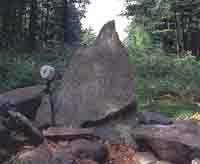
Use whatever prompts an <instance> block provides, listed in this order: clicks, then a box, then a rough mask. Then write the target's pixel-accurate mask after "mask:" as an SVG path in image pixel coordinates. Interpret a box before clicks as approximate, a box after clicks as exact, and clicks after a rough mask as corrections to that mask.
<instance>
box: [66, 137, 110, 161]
mask: <svg viewBox="0 0 200 164" xmlns="http://www.w3.org/2000/svg"><path fill="white" fill-rule="evenodd" d="M70 146H71V150H72V154H73V156H75V157H76V158H79V159H90V160H94V161H96V162H100V163H101V162H103V161H105V160H106V159H107V154H108V150H107V148H106V146H105V145H103V144H100V143H96V142H92V141H89V140H84V139H81V140H75V141H72V142H71V143H70Z"/></svg>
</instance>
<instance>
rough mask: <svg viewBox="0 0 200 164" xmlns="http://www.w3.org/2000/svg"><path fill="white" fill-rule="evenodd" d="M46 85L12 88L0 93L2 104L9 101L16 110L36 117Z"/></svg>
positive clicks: (32, 117) (0, 102)
mask: <svg viewBox="0 0 200 164" xmlns="http://www.w3.org/2000/svg"><path fill="white" fill-rule="evenodd" d="M44 88H45V86H43V85H37V86H31V87H25V88H19V89H15V90H11V91H9V92H6V93H2V94H0V106H1V105H3V104H5V103H7V102H9V103H10V104H12V105H14V106H15V107H16V110H17V111H18V112H20V113H22V114H24V115H25V116H27V117H28V118H31V119H34V117H35V113H36V110H37V108H38V107H39V106H40V103H41V100H42V94H41V93H42V91H43V90H44Z"/></svg>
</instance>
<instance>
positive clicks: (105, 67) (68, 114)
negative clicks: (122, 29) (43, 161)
mask: <svg viewBox="0 0 200 164" xmlns="http://www.w3.org/2000/svg"><path fill="white" fill-rule="evenodd" d="M55 106H56V122H57V123H58V124H61V125H63V124H64V125H67V126H72V127H80V126H83V124H85V123H87V122H95V121H99V120H102V119H105V118H108V117H109V118H110V116H111V115H115V114H117V113H120V112H123V111H125V110H126V109H127V107H129V109H130V110H132V111H134V110H135V90H134V73H133V67H132V65H131V63H130V60H129V55H128V51H127V49H126V48H125V47H124V46H123V45H122V43H121V41H120V40H119V37H118V34H117V32H116V29H115V22H114V21H110V22H108V23H107V24H105V25H104V26H103V28H102V29H101V31H100V33H99V35H98V37H97V39H96V42H95V45H94V46H93V47H90V48H79V49H78V50H77V51H76V52H75V53H74V54H73V57H72V60H71V63H70V65H69V67H68V68H67V69H66V71H65V73H64V77H63V81H62V86H61V89H60V90H59V91H58V95H57V98H56V101H55ZM41 110H42V109H41ZM45 117H46V116H45ZM48 119H50V117H48ZM44 120H45V118H44V117H43V118H42V119H41V120H39V121H40V122H41V121H44ZM40 125H41V124H40Z"/></svg>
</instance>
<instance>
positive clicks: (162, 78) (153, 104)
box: [130, 50, 200, 118]
mask: <svg viewBox="0 0 200 164" xmlns="http://www.w3.org/2000/svg"><path fill="white" fill-rule="evenodd" d="M130 54H131V60H132V62H133V63H134V64H135V69H136V71H135V72H136V94H137V100H138V108H139V110H140V111H158V112H161V113H163V114H165V115H167V116H170V117H173V118H176V117H182V116H191V115H192V114H193V113H194V112H199V111H200V107H199V106H198V105H197V104H196V102H193V101H192V94H191V95H190V96H191V97H184V96H185V95H183V96H181V95H182V93H183V92H188V91H192V90H198V89H199V88H200V63H199V62H198V61H196V60H195V59H194V58H193V57H191V56H189V57H185V58H177V57H176V55H175V54H174V55H173V54H172V55H170V54H167V55H166V54H164V53H163V52H161V51H155V50H153V51H152V50H143V51H141V50H139V51H137V50H134V51H131V53H130ZM199 96H200V95H199Z"/></svg>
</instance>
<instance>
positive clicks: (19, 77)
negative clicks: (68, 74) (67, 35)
mask: <svg viewBox="0 0 200 164" xmlns="http://www.w3.org/2000/svg"><path fill="white" fill-rule="evenodd" d="M70 57H71V50H70V49H69V48H57V49H53V50H51V51H50V52H48V53H46V52H45V53H38V54H34V53H27V52H18V51H16V50H9V51H8V50H2V51H1V52H0V92H3V91H7V90H10V89H14V88H18V87H24V86H30V85H33V84H37V83H39V81H40V76H39V69H40V66H41V65H44V64H50V65H52V66H54V67H55V68H56V71H58V72H62V71H63V69H64V68H65V66H66V64H68V62H69V60H70Z"/></svg>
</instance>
